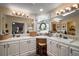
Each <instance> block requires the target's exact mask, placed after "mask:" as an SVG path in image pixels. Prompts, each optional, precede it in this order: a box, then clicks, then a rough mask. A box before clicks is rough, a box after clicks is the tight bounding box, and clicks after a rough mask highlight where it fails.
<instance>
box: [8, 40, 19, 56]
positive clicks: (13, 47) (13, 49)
mask: <svg viewBox="0 0 79 59" xmlns="http://www.w3.org/2000/svg"><path fill="white" fill-rule="evenodd" d="M7 55H8V56H16V55H19V41H12V42H8V44H7Z"/></svg>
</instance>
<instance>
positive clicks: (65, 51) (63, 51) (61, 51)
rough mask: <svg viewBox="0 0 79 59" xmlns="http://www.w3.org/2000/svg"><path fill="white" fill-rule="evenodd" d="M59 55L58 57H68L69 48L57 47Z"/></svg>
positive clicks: (65, 46)
mask: <svg viewBox="0 0 79 59" xmlns="http://www.w3.org/2000/svg"><path fill="white" fill-rule="evenodd" d="M59 55H60V56H68V55H69V47H68V46H67V45H59Z"/></svg>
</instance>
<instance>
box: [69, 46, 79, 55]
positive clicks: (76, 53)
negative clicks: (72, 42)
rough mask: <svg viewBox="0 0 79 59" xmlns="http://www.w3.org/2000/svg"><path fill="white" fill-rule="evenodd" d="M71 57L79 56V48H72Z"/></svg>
mask: <svg viewBox="0 0 79 59" xmlns="http://www.w3.org/2000/svg"><path fill="white" fill-rule="evenodd" d="M70 56H79V48H75V47H70Z"/></svg>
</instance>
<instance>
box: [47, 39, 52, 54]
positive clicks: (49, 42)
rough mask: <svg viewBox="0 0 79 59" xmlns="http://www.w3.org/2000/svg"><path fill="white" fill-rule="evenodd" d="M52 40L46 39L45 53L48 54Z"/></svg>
mask: <svg viewBox="0 0 79 59" xmlns="http://www.w3.org/2000/svg"><path fill="white" fill-rule="evenodd" d="M51 42H52V40H50V39H47V53H48V54H50V52H51V45H52V43H51Z"/></svg>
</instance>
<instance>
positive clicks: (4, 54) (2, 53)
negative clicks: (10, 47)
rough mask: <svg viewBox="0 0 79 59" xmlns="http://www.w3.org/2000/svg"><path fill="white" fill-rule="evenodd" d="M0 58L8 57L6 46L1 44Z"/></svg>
mask: <svg viewBox="0 0 79 59" xmlns="http://www.w3.org/2000/svg"><path fill="white" fill-rule="evenodd" d="M0 56H6V44H4V43H0Z"/></svg>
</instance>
